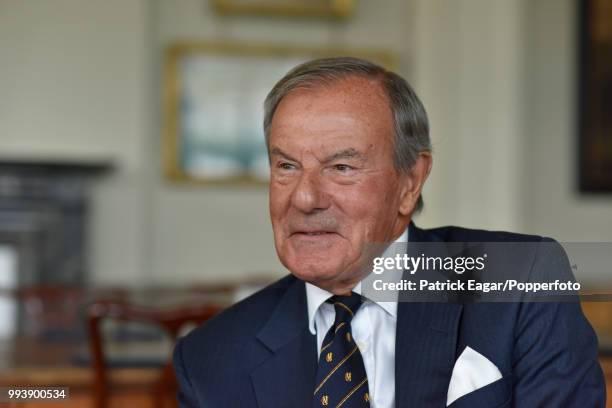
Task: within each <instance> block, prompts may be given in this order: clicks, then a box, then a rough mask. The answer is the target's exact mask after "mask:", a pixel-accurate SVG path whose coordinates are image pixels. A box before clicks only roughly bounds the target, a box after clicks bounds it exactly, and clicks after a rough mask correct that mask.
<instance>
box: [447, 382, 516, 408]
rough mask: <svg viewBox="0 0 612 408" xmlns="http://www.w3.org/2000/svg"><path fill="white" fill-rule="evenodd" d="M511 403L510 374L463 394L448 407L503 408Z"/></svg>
mask: <svg viewBox="0 0 612 408" xmlns="http://www.w3.org/2000/svg"><path fill="white" fill-rule="evenodd" d="M511 403H512V376H511V375H508V376H506V377H503V378H501V379H499V380H497V381H495V382H492V383H491V384H489V385H486V386H484V387H482V388H480V389H478V390H476V391H474V392H470V393H469V394H466V395H464V396H463V397H461V398H459V399H457V400H456V401H455V402H453V403H452V404H450V405H449V406H448V408H480V407H482V408H503V407H509V406H510V405H511Z"/></svg>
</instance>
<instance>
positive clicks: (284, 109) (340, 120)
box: [270, 76, 394, 142]
mask: <svg viewBox="0 0 612 408" xmlns="http://www.w3.org/2000/svg"><path fill="white" fill-rule="evenodd" d="M393 133H394V124H393V114H392V111H391V108H390V106H389V99H388V97H387V95H386V93H385V91H384V90H383V88H382V86H381V85H380V83H379V82H378V81H376V80H374V79H369V78H364V77H358V76H352V77H347V78H345V79H341V80H338V81H335V82H333V83H330V84H315V85H313V86H311V87H308V88H299V89H295V90H292V91H291V92H289V93H288V94H287V95H286V96H285V97H284V98H283V99H282V100H281V102H280V103H279V104H278V106H277V108H276V111H275V114H274V117H273V119H272V123H271V127H270V138H271V140H274V139H277V140H278V139H279V138H283V139H284V138H285V137H289V136H291V135H299V136H300V137H304V136H312V137H316V136H326V137H334V136H344V137H349V136H350V137H353V138H361V139H363V138H367V139H370V140H369V141H377V142H384V141H387V140H391V139H390V137H391V136H392V135H393Z"/></svg>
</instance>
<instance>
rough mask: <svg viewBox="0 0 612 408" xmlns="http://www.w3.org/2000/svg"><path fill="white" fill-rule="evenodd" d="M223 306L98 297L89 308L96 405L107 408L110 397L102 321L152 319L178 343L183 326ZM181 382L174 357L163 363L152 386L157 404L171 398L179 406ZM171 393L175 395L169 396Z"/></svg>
mask: <svg viewBox="0 0 612 408" xmlns="http://www.w3.org/2000/svg"><path fill="white" fill-rule="evenodd" d="M221 310H222V307H221V306H216V305H210V304H209V305H193V306H181V307H172V308H163V309H162V308H147V307H141V306H137V305H133V304H130V303H128V302H121V301H97V302H94V303H92V304H91V305H90V306H89V307H88V309H87V325H88V332H89V345H90V351H91V359H92V366H93V371H94V384H93V392H94V399H95V407H96V408H107V406H108V401H109V392H110V384H109V376H108V364H107V360H106V358H105V353H104V346H103V339H102V333H101V332H102V330H101V327H100V326H101V322H102V321H103V320H106V319H114V320H117V321H123V322H139V323H148V324H152V325H155V326H157V327H159V328H161V329H162V330H163V331H164V332H165V333H167V334H168V336H169V337H170V339H171V340H172V342H173V343H174V342H175V341H176V339H177V337H178V335H179V332H180V330H181V329H182V328H183V327H184V326H186V325H187V324H192V323H193V324H201V323H203V322H204V321H206V320H208V319H210V318H211V317H213V316H214V315H216V314H217V313H219V312H220V311H221ZM177 390H178V386H177V384H176V379H175V377H174V370H173V367H172V359H171V358H170V356H168V362H167V363H166V364H165V366H164V367H163V370H162V373H161V375H160V376H159V378H158V380H157V381H156V382H155V383H154V384H153V386H152V398H153V406H154V407H163V406H164V404H165V403H166V402H168V401H171V404H172V405H173V406H176V398H175V395H176V392H177ZM169 396H171V398H169Z"/></svg>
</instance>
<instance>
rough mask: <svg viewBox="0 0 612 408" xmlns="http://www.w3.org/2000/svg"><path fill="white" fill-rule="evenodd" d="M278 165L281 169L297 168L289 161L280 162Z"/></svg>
mask: <svg viewBox="0 0 612 408" xmlns="http://www.w3.org/2000/svg"><path fill="white" fill-rule="evenodd" d="M276 167H278V168H279V169H281V170H292V169H294V168H295V166H294V165H293V164H291V163H287V162H279V163H278V164H277V165H276Z"/></svg>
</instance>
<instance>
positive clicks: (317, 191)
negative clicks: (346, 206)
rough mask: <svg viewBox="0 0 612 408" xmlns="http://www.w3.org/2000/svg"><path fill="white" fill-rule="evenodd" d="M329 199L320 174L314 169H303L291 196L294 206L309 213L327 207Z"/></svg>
mask: <svg viewBox="0 0 612 408" xmlns="http://www.w3.org/2000/svg"><path fill="white" fill-rule="evenodd" d="M330 203H331V200H330V198H329V196H328V194H327V193H326V192H325V191H324V189H323V185H322V180H321V176H320V175H319V174H318V173H317V172H315V171H310V172H309V171H303V172H302V174H301V176H300V179H299V181H298V182H297V183H296V185H295V188H294V190H293V194H292V196H291V204H292V205H293V207H294V208H296V209H298V210H299V211H301V212H303V213H305V214H311V213H315V212H318V211H322V210H326V209H327V208H329V206H330Z"/></svg>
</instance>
